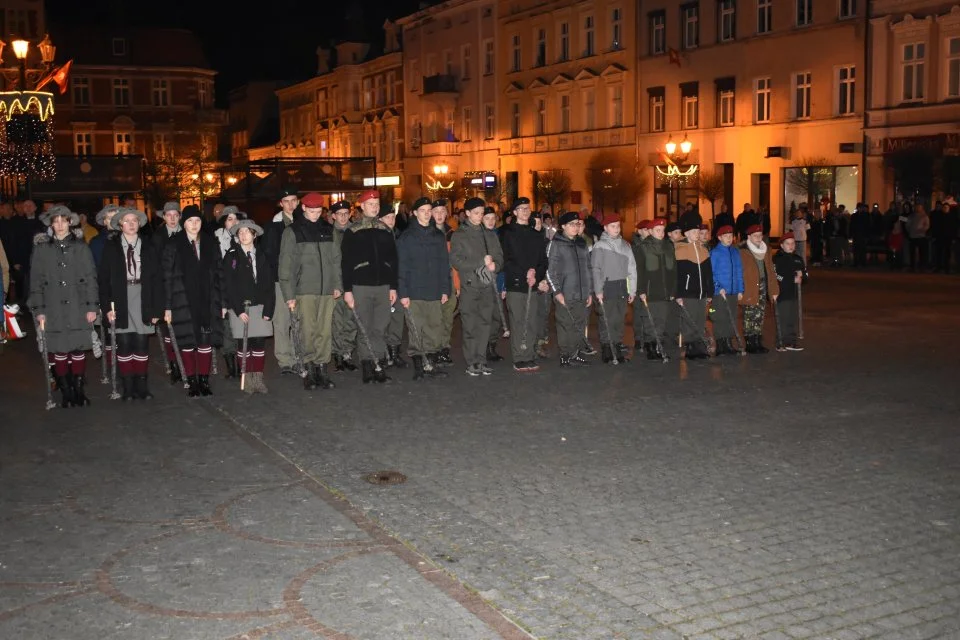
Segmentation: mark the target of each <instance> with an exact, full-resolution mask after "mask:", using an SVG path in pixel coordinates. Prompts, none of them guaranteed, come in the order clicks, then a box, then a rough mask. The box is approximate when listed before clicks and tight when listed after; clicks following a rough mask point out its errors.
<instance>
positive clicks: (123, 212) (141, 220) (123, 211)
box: [110, 207, 147, 231]
mask: <svg viewBox="0 0 960 640" xmlns="http://www.w3.org/2000/svg"><path fill="white" fill-rule="evenodd" d="M128 215H135V216H137V223H138V224H139V225H140V227H141V228H142V227H143V225H145V224H147V214H145V213H144V212H143V211H138V210H136V209H134V208H133V207H121V208H120V210H119V211H117V215H115V216H113V219H112V220H110V228H111V229H113V230H114V231H119V230H120V223H121V222H123V219H124V218H125V217H127V216H128Z"/></svg>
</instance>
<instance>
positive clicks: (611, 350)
mask: <svg viewBox="0 0 960 640" xmlns="http://www.w3.org/2000/svg"><path fill="white" fill-rule="evenodd" d="M602 222H603V233H602V234H600V239H599V240H597V242H595V243H594V245H593V251H591V252H590V264H591V269H592V277H593V291H594V297H595V298H596V299H597V303H598V304H597V307H598V308H597V311H598V313H600V314H601V316H602V317H601V318H600V323H599V325H600V351H601V353H602V356H601V359H602V360H603V362H612V361H613V360H614V357H616V360H617V361H618V362H624V361H626V360H627V353H626V349H625V348H624V347H623V344H622V343H621V341H622V340H623V325H624V323H625V322H626V316H627V307H628V306H629V305H631V304H633V300H634V298H635V297H636V294H637V263H636V260H635V259H634V256H633V251H632V250H631V248H630V245H629V244H628V243H627V241H626V240H624V239H623V238H622V237H620V215H619V214H617V213H607V214H605V215H604V216H603V220H602Z"/></svg>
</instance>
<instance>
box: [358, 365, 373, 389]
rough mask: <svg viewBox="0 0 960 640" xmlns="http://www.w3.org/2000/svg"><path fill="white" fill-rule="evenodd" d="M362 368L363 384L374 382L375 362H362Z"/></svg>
mask: <svg viewBox="0 0 960 640" xmlns="http://www.w3.org/2000/svg"><path fill="white" fill-rule="evenodd" d="M360 367H361V368H362V369H363V384H369V383H371V382H373V360H361V361H360Z"/></svg>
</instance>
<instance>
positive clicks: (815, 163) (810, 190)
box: [786, 156, 835, 209]
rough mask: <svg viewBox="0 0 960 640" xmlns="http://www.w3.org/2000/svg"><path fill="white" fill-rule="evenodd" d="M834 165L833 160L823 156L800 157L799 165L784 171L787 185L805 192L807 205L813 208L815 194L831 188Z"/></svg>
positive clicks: (815, 198) (815, 199) (828, 190)
mask: <svg viewBox="0 0 960 640" xmlns="http://www.w3.org/2000/svg"><path fill="white" fill-rule="evenodd" d="M834 165H835V163H834V162H833V161H831V160H830V159H829V158H825V157H823V156H817V157H804V158H801V159H800V166H799V167H796V168H793V169H788V170H787V171H786V182H787V185H788V186H789V187H790V188H791V189H793V190H794V191H796V192H798V193H802V194H805V195H806V196H807V206H808V207H810V208H811V209H814V208H815V206H816V201H817V196H818V195H819V194H821V193H823V192H824V191H827V192H830V191H831V190H832V189H833V180H834ZM831 199H832V198H831Z"/></svg>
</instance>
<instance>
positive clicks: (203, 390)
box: [197, 376, 213, 396]
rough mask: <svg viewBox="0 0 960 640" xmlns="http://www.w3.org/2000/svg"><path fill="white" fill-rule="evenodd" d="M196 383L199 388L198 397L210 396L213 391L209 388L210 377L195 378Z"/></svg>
mask: <svg viewBox="0 0 960 640" xmlns="http://www.w3.org/2000/svg"><path fill="white" fill-rule="evenodd" d="M197 382H198V383H199V386H200V395H202V396H212V395H213V390H212V389H211V388H210V376H197Z"/></svg>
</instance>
